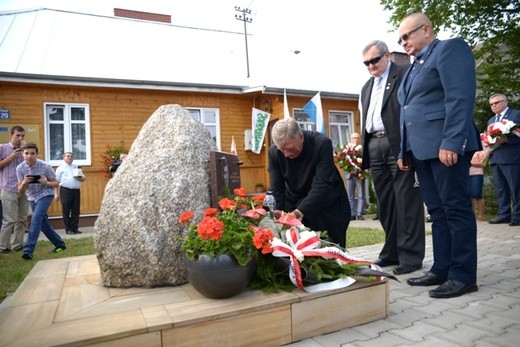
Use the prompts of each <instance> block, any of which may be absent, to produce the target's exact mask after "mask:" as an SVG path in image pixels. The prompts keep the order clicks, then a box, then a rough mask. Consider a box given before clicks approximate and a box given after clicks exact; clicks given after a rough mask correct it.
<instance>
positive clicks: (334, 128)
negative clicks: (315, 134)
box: [330, 125, 340, 148]
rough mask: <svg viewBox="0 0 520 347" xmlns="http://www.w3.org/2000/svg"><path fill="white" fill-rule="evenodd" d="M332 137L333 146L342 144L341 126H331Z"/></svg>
mask: <svg viewBox="0 0 520 347" xmlns="http://www.w3.org/2000/svg"><path fill="white" fill-rule="evenodd" d="M330 139H331V141H332V147H334V148H336V146H337V145H338V144H340V136H339V127H338V126H335V125H331V126H330Z"/></svg>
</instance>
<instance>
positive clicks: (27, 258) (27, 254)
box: [22, 253, 33, 260]
mask: <svg viewBox="0 0 520 347" xmlns="http://www.w3.org/2000/svg"><path fill="white" fill-rule="evenodd" d="M22 258H23V259H25V260H32V258H33V255H32V254H31V253H24V254H23V255H22Z"/></svg>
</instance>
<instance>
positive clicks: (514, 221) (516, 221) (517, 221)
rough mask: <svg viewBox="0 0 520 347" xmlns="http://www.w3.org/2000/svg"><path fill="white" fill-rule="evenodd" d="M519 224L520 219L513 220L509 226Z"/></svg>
mask: <svg viewBox="0 0 520 347" xmlns="http://www.w3.org/2000/svg"><path fill="white" fill-rule="evenodd" d="M518 225H520V221H519V220H512V221H511V223H509V226H512V227H516V226H518Z"/></svg>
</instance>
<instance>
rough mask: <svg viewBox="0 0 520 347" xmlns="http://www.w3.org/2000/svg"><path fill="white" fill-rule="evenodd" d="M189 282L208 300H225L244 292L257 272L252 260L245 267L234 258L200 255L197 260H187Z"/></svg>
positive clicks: (223, 255) (225, 255)
mask: <svg viewBox="0 0 520 347" xmlns="http://www.w3.org/2000/svg"><path fill="white" fill-rule="evenodd" d="M186 268H187V270H188V281H190V284H191V285H192V286H193V288H195V289H196V290H197V291H198V292H199V293H201V294H202V295H204V296H205V297H208V298H213V299H223V298H229V297H231V296H234V295H237V294H239V293H241V292H243V291H244V290H245V289H246V288H247V286H248V284H249V282H250V281H251V279H252V278H253V275H254V273H255V270H256V264H255V262H254V260H253V259H252V260H251V261H249V263H248V264H247V265H245V266H241V265H240V264H238V263H237V261H236V260H235V258H234V257H232V256H230V255H227V254H221V255H217V256H208V255H205V254H201V255H199V256H198V257H197V258H196V259H193V260H190V259H188V258H186Z"/></svg>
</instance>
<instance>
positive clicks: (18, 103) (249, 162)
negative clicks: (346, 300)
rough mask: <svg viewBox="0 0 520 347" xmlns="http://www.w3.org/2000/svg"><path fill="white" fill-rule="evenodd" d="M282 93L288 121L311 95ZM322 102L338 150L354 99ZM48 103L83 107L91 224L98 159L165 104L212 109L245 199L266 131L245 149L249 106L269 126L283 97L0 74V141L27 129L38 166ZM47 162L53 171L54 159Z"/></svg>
mask: <svg viewBox="0 0 520 347" xmlns="http://www.w3.org/2000/svg"><path fill="white" fill-rule="evenodd" d="M286 93H287V101H288V105H289V109H290V112H291V113H292V114H293V115H295V114H298V112H303V111H301V108H302V107H303V106H304V105H305V104H306V103H307V102H308V101H309V100H310V99H311V98H312V97H313V96H314V95H315V94H316V93H317V91H308V90H287V91H286ZM321 102H322V107H323V114H324V122H325V127H326V132H327V135H328V136H330V137H331V138H332V139H333V142H335V143H341V144H342V143H344V142H345V140H346V139H348V138H349V136H350V133H351V132H353V131H354V129H358V130H359V111H358V107H357V105H358V95H355V94H344V93H327V92H322V93H321ZM49 103H51V104H65V105H69V104H70V105H76V104H80V105H87V106H88V113H89V117H88V124H87V129H88V133H87V134H86V135H87V137H88V140H89V141H87V145H88V146H89V148H88V152H89V160H90V163H89V164H86V165H80V166H81V167H82V169H83V172H84V173H85V174H86V176H87V179H86V181H85V182H84V183H83V184H82V191H81V192H82V193H81V194H82V196H81V212H82V217H91V218H95V216H96V215H97V213H98V212H99V210H100V206H101V202H102V199H103V193H104V190H105V186H106V184H107V182H108V179H107V178H106V177H105V176H104V175H103V171H102V166H103V161H102V156H103V155H104V154H106V150H107V148H108V147H112V146H119V145H123V146H124V147H125V148H127V149H130V147H131V145H132V143H133V141H134V139H135V138H136V137H137V135H138V133H139V131H140V130H141V127H142V125H143V124H144V123H145V122H146V121H147V119H148V118H149V117H150V116H151V115H152V113H153V112H154V111H156V110H157V108H159V107H160V106H161V105H166V104H179V105H181V106H183V107H185V108H187V109H190V108H197V109H205V108H210V109H214V110H217V115H218V127H217V131H218V139H219V141H218V143H217V145H218V146H219V149H220V150H221V151H223V152H229V150H230V147H231V142H232V138H234V140H235V142H236V146H237V152H238V153H237V154H238V156H239V158H240V160H241V161H242V162H243V164H242V165H241V168H240V171H241V181H242V186H244V187H245V188H246V189H247V190H248V191H250V192H252V191H253V190H254V187H255V185H256V184H257V183H262V184H264V185H265V186H266V187H267V186H268V185H269V177H268V173H267V148H268V146H269V144H270V141H271V140H270V132H269V129H270V127H268V131H267V134H266V138H265V140H264V145H263V148H262V151H261V153H260V154H256V153H253V152H251V151H249V150H246V149H245V146H244V144H245V143H244V141H245V140H244V131H245V130H247V129H250V128H251V123H252V119H251V118H252V108H253V107H254V108H257V109H261V110H264V111H266V112H269V113H271V119H270V124H271V125H272V123H274V122H275V121H276V120H277V119H279V118H280V117H283V109H284V90H283V89H280V88H269V87H265V86H264V87H258V88H248V87H244V86H226V85H200V84H188V83H177V84H175V83H157V82H155V83H154V82H145V81H127V80H109V79H93V78H79V77H78V78H76V77H75V78H71V77H63V76H62V77H59V76H45V75H36V74H35V75H32V74H17V73H4V72H0V109H2V111H3V114H7V115H8V119H0V129H1V132H2V133H4V135H2V136H3V137H2V142H5V141H6V140H5V137H6V135H7V132H8V131H9V130H10V128H11V127H12V126H13V125H22V126H24V125H31V126H30V128H31V132H30V133H27V135H26V137H27V139H28V140H30V141H35V142H36V143H37V144H38V146H39V148H40V155H39V158H40V159H42V160H45V161H49V162H51V160H49V159H50V158H49V154H48V148H46V147H48V146H49V145H48V142H49V141H48V139H49V136H50V134H49V132H50V131H51V130H50V129H51V128H50V127H49V124H48V121H46V117H48V116H47V115H46V114H45V113H46V112H45V105H46V104H49ZM4 118H6V117H4ZM26 132H27V128H26ZM338 136H339V138H338ZM7 138H8V136H7ZM151 155H153V153H151ZM52 162H53V163H54V165H56V161H55V160H54V161H52ZM151 179H153V178H151ZM49 216H50V217H51V218H55V219H57V218H60V216H61V207H60V206H59V204H58V203H56V202H54V203H53V204H52V206H51V208H50V209H49Z"/></svg>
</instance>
